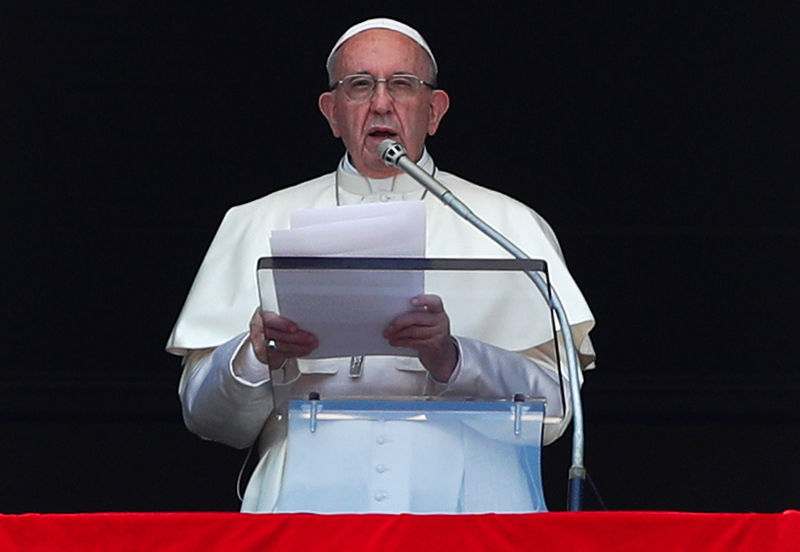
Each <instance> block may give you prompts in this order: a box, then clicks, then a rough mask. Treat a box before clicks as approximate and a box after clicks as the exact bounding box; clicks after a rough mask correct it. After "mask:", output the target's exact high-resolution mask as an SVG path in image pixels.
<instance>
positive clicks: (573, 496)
mask: <svg viewBox="0 0 800 552" xmlns="http://www.w3.org/2000/svg"><path fill="white" fill-rule="evenodd" d="M378 155H380V157H381V159H382V160H383V162H384V163H385V164H386V165H388V166H390V167H397V168H399V169H401V170H403V171H404V172H405V173H407V174H408V175H409V176H411V177H412V178H413V179H414V180H416V181H417V182H419V183H420V184H421V185H422V186H424V187H425V188H426V189H427V190H428V191H430V192H431V193H432V194H434V195H435V196H436V197H438V198H439V199H440V200H441V201H442V203H444V204H445V205H447V206H448V207H450V208H451V209H452V210H453V211H455V212H456V213H457V214H458V215H459V216H461V217H462V218H463V219H464V220H466V221H467V222H469V223H470V224H472V225H473V226H474V227H475V228H477V229H478V230H480V231H481V232H482V233H484V234H485V235H486V236H488V237H489V238H491V239H492V240H493V241H494V242H495V243H497V244H498V245H500V246H501V247H502V248H503V249H505V250H506V251H508V252H509V253H511V254H512V255H513V256H514V257H515V258H517V259H530V257H529V256H528V255H526V254H525V252H524V251H522V250H521V249H520V248H519V247H517V246H516V245H514V244H513V243H512V242H511V241H510V240H508V238H506V237H505V236H504V235H503V234H501V233H500V232H498V231H497V230H495V229H494V228H492V227H491V226H490V225H488V224H487V223H486V222H485V221H484V220H483V219H481V218H480V217H478V216H477V215H476V214H475V213H473V212H472V211H471V210H470V209H469V207H467V206H466V205H465V204H464V203H463V202H462V201H461V200H459V199H458V198H457V197H456V196H454V195H453V194H452V193H451V192H450V190H448V189H447V188H446V187H445V186H443V185H442V184H441V183H440V182H439V181H437V180H436V179H435V178H433V177H432V176H431V175H429V174H428V173H426V172H425V171H424V170H422V168H420V167H419V165H417V164H416V163H414V162H413V161H412V160H411V159H409V157H408V154H407V153H406V150H405V148H404V147H403V145H402V144H400V143H398V142H394V141H392V140H384V141H383V142H381V143H380V145H379V146H378ZM525 274H526V275H527V276H528V278H530V279H531V280H532V281H533V283H534V284H535V285H536V287H537V288H538V289H539V292H540V293H541V294H542V296H543V297H544V299H545V301H548V303H549V304H550V306H551V307H552V308H553V309H554V310H555V311H556V315H557V316H558V322H559V324H560V325H561V335H562V336H563V337H564V348H565V349H566V356H567V371H568V372H569V386H570V399H571V402H572V416H573V421H572V424H573V425H572V464H571V466H570V468H569V483H568V489H567V506H568V509H569V511H571V512H577V511H580V509H581V504H582V501H583V488H584V484H585V481H586V468H585V467H584V465H583V448H584V436H583V406H582V404H581V395H580V384H579V383H578V378H579V367H578V365H579V362H578V354H577V351H576V349H575V341H574V339H573V337H572V327H571V326H570V324H569V320H568V319H567V314H566V311H565V310H564V306H563V304H562V303H561V299H560V298H559V297H558V294H557V293H556V291H555V290H552V294H551V293H550V292H549V291H550V290H548V287H547V284H546V283H545V282H544V280H542V277H541V276H540V275H539V274H537V273H535V272H526V273H525ZM556 346H557V345H556Z"/></svg>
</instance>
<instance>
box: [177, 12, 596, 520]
mask: <svg viewBox="0 0 800 552" xmlns="http://www.w3.org/2000/svg"><path fill="white" fill-rule="evenodd" d="M328 72H329V76H330V80H331V90H330V91H328V92H325V93H323V94H322V95H321V96H320V100H319V106H320V109H321V111H322V113H323V115H324V116H325V117H326V119H327V121H328V123H329V125H330V127H331V130H332V132H333V134H334V136H337V137H341V138H342V141H343V142H344V144H345V147H346V150H347V152H346V154H345V157H344V158H343V159H342V161H341V162H340V164H339V166H338V167H337V170H336V171H335V172H334V173H331V174H328V175H324V176H322V177H319V178H317V179H314V180H311V181H308V182H304V183H302V184H299V185H296V186H293V187H289V188H286V189H283V190H280V191H278V192H275V193H273V194H270V195H268V196H266V197H263V198H261V199H258V200H255V201H253V202H251V203H248V204H245V205H240V206H238V207H234V208H232V209H230V210H229V211H228V213H227V214H226V216H225V218H224V220H223V222H222V224H221V226H220V228H219V230H218V232H217V235H216V236H215V238H214V240H213V242H212V244H211V246H210V247H209V250H208V252H207V254H206V257H205V258H204V260H203V263H202V265H201V267H200V270H199V271H198V274H197V277H196V279H195V282H194V284H193V286H192V288H191V290H190V292H189V295H188V297H187V300H186V303H185V305H184V307H183V310H182V311H181V314H180V316H179V318H178V321H177V322H176V324H175V327H174V328H173V331H172V334H171V336H170V338H169V341H168V344H167V350H168V351H169V352H171V353H173V354H177V355H181V356H182V357H183V366H184V371H183V375H182V378H181V383H180V389H179V392H180V397H181V401H182V404H183V413H184V418H185V421H186V424H187V426H188V427H189V429H190V430H192V431H193V432H195V433H197V434H199V435H200V436H202V437H204V438H208V439H212V440H215V441H219V442H222V443H226V444H229V445H231V446H235V447H239V448H246V447H249V446H251V445H252V444H253V443H255V442H257V443H258V453H259V462H258V465H257V467H256V469H255V472H254V473H253V475H252V477H251V478H250V481H249V483H248V486H247V490H246V492H245V496H244V501H243V504H242V511H248V512H250V511H275V510H276V509H281V507H280V501H281V492H282V484H283V483H284V478H283V475H284V461H285V454H286V416H287V406H288V401H289V399H290V398H295V397H303V396H307V394H308V392H310V391H315V392H319V393H320V394H321V395H322V396H323V398H334V397H354V396H355V397H363V396H373V397H377V396H386V397H411V396H413V397H452V398H456V399H465V398H472V399H508V398H510V397H512V396H513V395H515V394H518V393H523V394H524V395H527V396H530V397H544V398H545V399H547V404H548V405H555V406H553V407H552V408H555V409H557V410H558V411H557V412H550V411H548V415H551V414H552V415H555V416H557V417H558V418H559V422H557V423H554V424H548V425H547V426H546V427H545V431H544V442H545V443H549V442H552V441H554V440H555V439H556V438H558V436H560V435H561V434H562V433H563V432H564V430H565V428H566V426H567V425H568V423H569V421H570V416H571V412H570V401H569V388H568V386H567V385H565V384H566V382H563V383H564V385H563V387H566V393H567V400H566V401H564V400H562V381H561V379H560V378H563V377H564V376H565V374H564V370H559V369H560V367H559V366H558V365H557V363H556V361H555V360H554V355H553V342H552V340H551V341H545V342H542V341H541V340H537V339H535V338H533V337H532V336H531V335H528V334H525V333H524V332H521V331H515V329H514V328H513V327H509V324H507V322H508V321H507V320H506V321H504V320H497V319H496V317H489V316H484V317H481V316H474V317H459V319H454V320H453V321H452V322H451V320H450V318H449V316H448V314H447V309H448V307H450V308H455V307H457V306H458V305H450V304H448V302H447V301H444V302H443V301H442V297H440V296H438V295H432V294H424V295H420V296H417V297H415V298H414V299H413V300H412V303H411V304H410V305H409V312H407V313H405V314H402V315H400V316H398V317H397V318H396V319H395V320H394V321H393V322H392V323H391V324H390V326H389V327H388V328H386V329H385V331H384V336H385V337H386V339H387V340H388V341H389V343H390V344H391V345H393V346H401V347H405V348H410V349H413V350H415V351H416V352H417V354H418V356H417V357H368V358H367V359H366V360H365V361H364V363H363V366H362V367H361V368H360V370H359V374H358V377H355V378H354V377H351V374H350V364H351V359H350V358H346V359H342V358H334V359H315V360H309V359H307V358H304V357H307V356H308V355H310V354H311V353H312V352H313V350H314V349H315V348H316V346H317V344H318V343H317V339H316V336H314V335H313V334H310V333H309V332H306V331H304V330H303V328H300V327H298V326H297V324H295V323H294V322H293V321H291V320H287V319H286V318H283V317H281V316H279V315H278V314H276V313H275V312H273V311H272V310H266V309H265V310H261V309H256V306H257V305H258V302H259V294H258V290H257V283H256V273H255V266H256V261H257V259H258V258H260V257H265V256H269V255H270V247H269V232H270V231H271V230H276V229H285V228H287V227H288V226H289V215H290V213H291V212H293V211H295V210H298V209H308V208H316V207H331V206H335V205H352V204H356V203H365V202H375V201H405V200H423V201H424V202H425V206H426V224H427V235H426V252H427V255H428V256H429V257H474V258H497V257H508V256H509V255H508V254H507V253H505V252H504V251H502V250H501V249H500V248H499V246H497V245H496V244H494V242H492V241H491V240H489V239H488V238H486V237H485V236H483V235H482V234H480V233H479V232H478V231H477V230H476V229H474V228H472V227H471V226H469V225H468V224H467V223H465V222H464V221H463V220H461V219H459V218H458V217H457V216H456V215H455V214H454V213H452V212H451V211H449V210H448V209H447V208H446V207H445V206H444V205H442V204H441V203H440V202H439V201H438V200H437V199H436V198H434V197H431V196H429V195H428V194H427V193H426V192H425V190H424V189H423V188H422V187H421V186H420V185H419V184H418V183H417V182H416V181H414V180H413V179H411V178H410V177H408V176H407V175H405V174H402V173H401V172H400V171H399V170H397V169H395V168H391V167H388V166H387V165H385V164H384V163H383V161H382V160H381V159H380V157H379V156H378V154H377V146H378V144H379V143H380V142H381V141H382V140H384V139H386V138H391V139H392V140H396V141H398V142H400V143H402V144H403V145H404V146H405V147H406V149H407V151H408V155H409V157H410V158H411V159H412V160H415V161H417V162H418V164H419V165H420V166H422V167H423V169H424V170H426V171H427V172H428V173H429V174H432V175H434V176H435V177H436V178H437V179H438V180H440V181H441V182H442V183H443V184H444V185H445V186H447V187H448V188H449V189H450V190H451V191H452V192H453V193H454V195H456V196H457V197H459V198H460V199H461V200H462V201H464V202H465V203H466V204H467V205H469V206H470V207H471V208H472V209H473V210H474V211H475V213H476V214H477V215H478V216H480V217H481V218H483V219H484V220H486V221H487V222H488V223H489V224H490V225H491V226H493V227H495V228H496V229H498V230H500V231H501V232H502V233H503V234H505V235H506V236H507V237H508V238H509V239H510V240H511V241H512V242H514V243H515V244H517V245H518V246H519V247H520V248H521V249H522V250H524V251H526V252H527V253H528V255H529V256H530V257H533V258H541V259H544V260H546V261H547V262H548V266H549V270H550V279H551V281H552V283H553V285H554V287H555V289H556V290H557V292H558V293H559V296H560V297H561V300H562V303H564V306H565V309H566V311H567V315H568V317H569V320H570V322H571V330H572V335H573V338H574V341H575V343H576V346H577V347H578V349H579V352H580V354H581V355H580V356H581V364H582V366H583V368H589V367H592V365H593V361H594V353H593V350H592V347H591V342H590V340H589V337H588V333H589V331H590V329H591V328H592V326H593V325H594V320H593V316H592V314H591V311H590V310H589V307H588V305H587V304H586V302H585V300H584V298H583V296H582V295H581V293H580V290H579V289H578V287H577V285H576V284H575V282H574V281H573V279H572V277H571V276H570V274H569V272H568V270H567V268H566V266H565V264H564V261H563V257H562V254H561V251H560V249H559V246H558V243H557V241H556V238H555V236H554V234H553V232H552V230H551V229H550V227H549V226H548V225H547V223H546V222H545V221H544V220H543V219H542V218H541V217H540V216H539V215H538V214H536V213H535V212H534V211H532V210H531V209H530V208H528V207H526V206H525V205H523V204H521V203H519V202H517V201H515V200H513V199H511V198H509V197H507V196H504V195H502V194H500V193H498V192H495V191H492V190H488V189H486V188H482V187H479V186H476V185H474V184H471V183H469V182H467V181H465V180H463V179H460V178H458V177H456V176H454V175H451V174H449V173H446V172H443V171H440V170H438V169H437V168H436V167H435V165H434V162H433V159H432V158H431V156H430V155H429V154H428V152H427V151H426V150H425V146H424V143H425V139H426V137H427V136H428V135H432V134H434V133H435V132H436V130H437V128H438V125H439V123H440V121H441V119H442V117H443V116H444V114H445V113H446V111H447V108H448V106H449V98H448V96H447V94H446V93H445V92H444V91H443V90H440V89H437V88H436V87H435V84H434V83H435V78H436V62H435V59H434V57H433V54H432V52H431V50H430V48H429V47H428V45H427V43H426V42H425V41H424V39H423V38H422V37H421V36H420V35H419V33H418V32H417V31H415V30H414V29H412V28H410V27H408V26H406V25H404V24H402V23H399V22H396V21H393V20H387V19H378V20H368V21H365V22H363V23H361V24H359V25H356V26H354V27H352V28H351V29H349V30H348V31H347V32H345V33H344V34H343V35H342V37H341V38H340V39H339V41H338V42H337V43H336V45H335V46H334V48H333V49H332V50H331V55H330V56H329V60H328ZM365 77H366V78H365ZM387 79H389V80H387ZM392 79H394V80H392ZM414 79H416V80H414ZM531 288H532V291H531V293H535V290H533V286H531ZM442 295H443V294H442ZM518 300H520V297H519V296H518V295H517V291H515V292H513V293H512V292H509V293H508V296H507V297H506V298H505V299H504V301H503V302H502V303H501V304H499V305H494V311H493V310H492V308H489V309H488V310H487V311H486V312H487V313H488V312H497V309H498V308H501V309H503V308H507V309H508V310H509V312H510V311H511V310H513V309H510V308H509V307H510V306H511V305H512V304H513V303H515V302H517V301H518ZM254 310H255V313H254ZM276 310H277V309H276ZM459 312H460V311H459ZM510 316H513V315H510ZM467 318H469V320H467ZM504 322H506V324H504ZM517 326H520V327H524V326H525V325H524V324H519V325H517ZM268 345H269V346H268ZM559 371H561V374H559ZM548 408H550V407H548ZM406 425H407V424H406ZM374 431H375V428H374V427H372V428H369V427H368V428H365V429H364V439H363V442H352V443H348V447H351V449H352V452H353V457H357V458H359V460H364V459H366V458H371V459H375V458H383V460H381V461H380V462H378V463H377V464H375V466H372V467H371V468H370V469H367V470H366V471H367V472H369V473H359V475H358V477H357V478H356V479H357V481H350V480H348V479H347V478H342V477H341V472H339V475H338V476H337V477H336V478H328V479H326V478H325V477H324V476H323V475H320V477H319V481H313V482H309V488H310V489H311V490H312V492H313V490H314V489H315V488H316V490H317V491H319V494H320V496H322V498H323V501H322V502H321V503H320V504H319V506H318V507H315V508H313V510H314V511H379V512H404V511H413V512H446V511H451V512H452V511H492V510H493V509H492V507H491V504H488V505H487V504H482V503H481V501H480V496H481V495H482V494H484V492H483V491H484V489H483V488H482V486H481V484H480V483H479V481H480V480H486V478H485V477H480V478H478V477H476V478H469V477H467V476H466V475H465V474H466V473H469V471H470V469H471V468H470V467H469V465H470V458H469V455H465V454H460V453H459V452H458V449H459V447H461V446H463V443H464V442H466V441H465V439H466V438H465V437H464V435H461V434H458V435H455V434H453V432H452V431H446V430H441V429H439V430H431V432H429V433H427V434H424V433H423V434H415V435H410V434H408V432H407V430H406V428H404V427H403V426H402V424H401V425H400V426H397V425H396V424H394V425H392V426H390V427H389V429H386V428H385V427H384V428H383V429H381V430H380V431H381V432H382V433H380V434H378V435H376V434H374ZM371 432H372V433H371ZM388 459H391V462H389V460H388ZM331 461H332V462H334V461H335V460H334V459H331ZM364 461H365V462H367V464H369V461H367V460H364ZM387 462H389V463H387ZM373 463H374V462H373ZM367 464H365V466H366V465H367ZM372 468H374V469H372ZM512 472H513V470H510V471H507V473H505V475H503V473H502V470H498V473H499V475H497V481H496V483H497V484H498V485H507V486H509V487H511V488H514V487H515V485H514V477H515V476H514V474H513V473H512ZM504 477H505V479H504ZM483 485H484V486H485V483H484V484H483ZM356 487H357V488H356ZM512 503H513V504H516V505H513V506H511V507H510V508H504V511H509V510H511V511H533V510H541V509H543V507H542V506H541V505H535V504H531V503H530V501H529V497H525V496H520V498H519V500H518V501H517V502H513V501H512Z"/></svg>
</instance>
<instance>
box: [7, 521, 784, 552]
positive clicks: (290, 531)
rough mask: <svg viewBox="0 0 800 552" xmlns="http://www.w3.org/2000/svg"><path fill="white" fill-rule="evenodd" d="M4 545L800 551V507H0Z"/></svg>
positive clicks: (28, 548) (88, 550) (86, 550)
mask: <svg viewBox="0 0 800 552" xmlns="http://www.w3.org/2000/svg"><path fill="white" fill-rule="evenodd" d="M0 550H2V551H3V552H12V551H14V552H15V551H25V552H35V551H51V550H52V551H56V550H57V551H60V552H67V551H73V550H75V551H78V550H80V551H82V552H92V551H95V550H104V551H105V550H113V551H127V550H137V551H139V550H147V551H162V550H163V551H176V552H177V551H192V552H195V551H225V552H231V551H237V552H240V551H251V550H253V551H255V550H259V551H262V550H281V551H283V550H302V551H305V552H309V551H318V550H343V551H344V550H346V551H348V552H358V551H362V550H363V551H367V550H369V551H381V552H392V551H403V552H409V551H412V550H426V551H427V550H431V551H436V550H448V551H449V550H452V551H458V552H469V551H473V550H474V551H484V550H491V551H493V552H494V551H498V552H500V551H505V550H514V551H520V550H544V551H547V552H559V551H562V550H563V551H576V550H577V551H582V552H583V551H594V550H598V551H599V550H602V551H609V550H620V551H625V550H647V551H653V552H658V551H667V550H670V551H671V550H676V551H677V550H680V551H682V552H686V551H694V550H697V551H701V550H702V551H703V552H709V551H717V550H719V551H723V550H724V551H726V552H730V551H736V550H759V551H770V552H771V551H784V550H786V551H789V550H791V551H800V512H797V511H787V512H784V513H782V514H725V513H720V514H700V513H679V512H574V513H572V512H551V513H546V514H503V515H496V514H486V515H376V514H358V515H311V514H290V515H285V514H236V513H95V514H23V515H0Z"/></svg>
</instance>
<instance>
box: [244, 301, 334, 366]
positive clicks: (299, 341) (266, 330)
mask: <svg viewBox="0 0 800 552" xmlns="http://www.w3.org/2000/svg"><path fill="white" fill-rule="evenodd" d="M268 342H270V343H273V342H274V345H275V348H274V349H272V350H270V349H269V348H268V347H267V343H268ZM250 343H251V344H252V347H253V352H254V353H255V355H256V357H257V358H258V359H259V360H260V361H261V362H263V363H265V364H269V365H270V366H272V365H280V364H281V363H282V362H283V360H285V359H286V358H298V357H304V356H308V355H309V354H311V352H312V351H314V349H316V348H317V346H318V342H317V338H316V337H315V336H314V334H312V333H309V332H307V331H304V330H301V329H300V328H298V327H297V324H295V323H294V322H293V321H291V320H289V319H288V318H284V317H282V316H280V315H278V314H277V313H274V312H270V311H261V310H257V311H256V312H255V313H254V314H253V317H252V318H251V319H250Z"/></svg>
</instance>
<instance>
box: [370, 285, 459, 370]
mask: <svg viewBox="0 0 800 552" xmlns="http://www.w3.org/2000/svg"><path fill="white" fill-rule="evenodd" d="M411 305H412V306H413V307H415V310H412V311H410V312H406V313H403V314H401V315H400V316H398V317H396V318H395V319H394V320H392V322H391V324H389V327H388V328H386V330H385V331H384V333H383V335H384V337H386V339H387V340H388V341H389V344H390V345H392V346H394V347H408V348H410V349H414V350H415V351H417V352H418V354H419V360H420V362H422V365H423V366H424V367H425V368H426V369H427V370H428V372H430V373H431V375H432V376H433V377H434V379H436V380H438V381H442V382H445V381H448V379H449V378H450V375H451V374H452V373H453V370H454V369H455V365H456V362H457V360H458V352H457V349H456V346H455V341H454V340H453V338H452V336H451V335H450V319H449V318H448V316H447V313H446V312H445V310H444V305H443V304H442V299H441V298H440V297H438V296H437V295H418V296H416V297H414V298H413V299H412V300H411Z"/></svg>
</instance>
